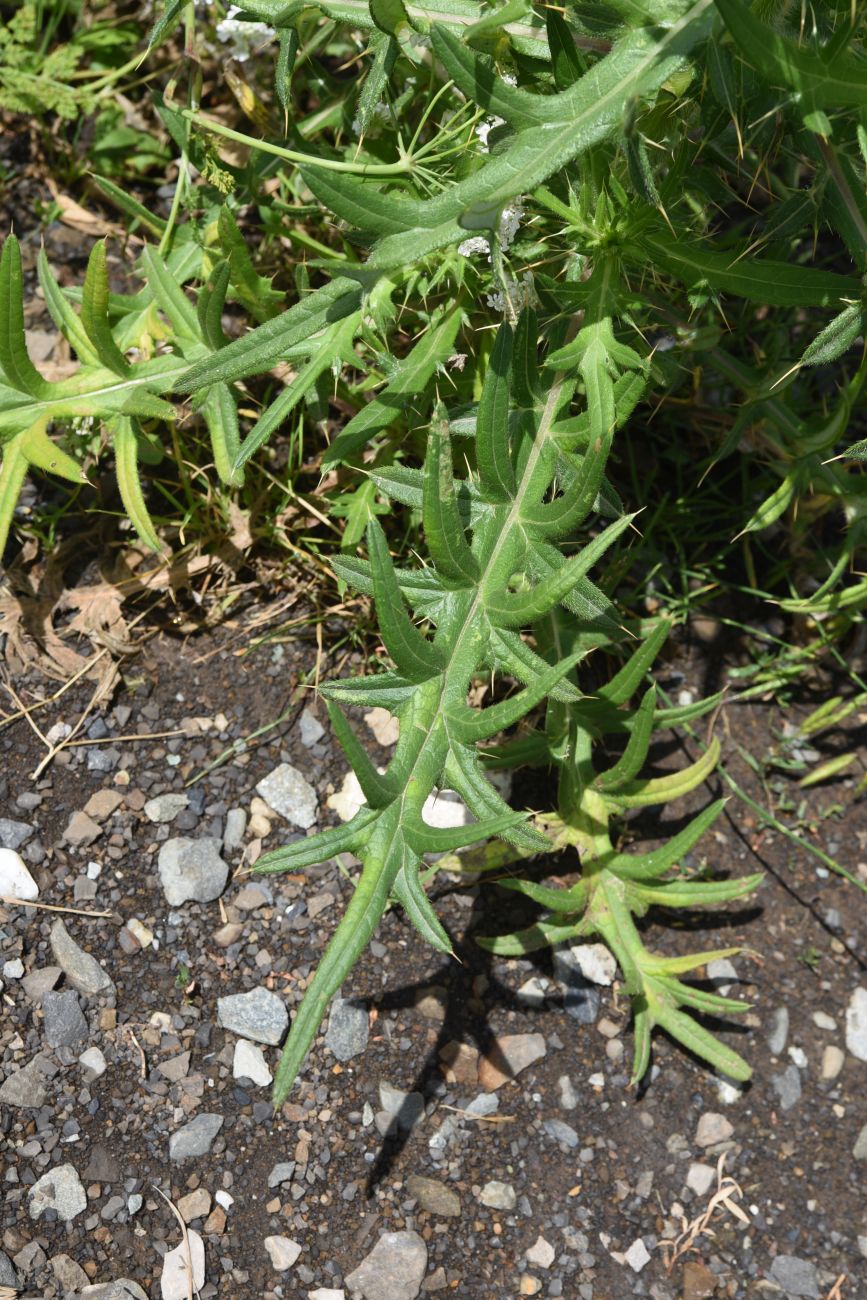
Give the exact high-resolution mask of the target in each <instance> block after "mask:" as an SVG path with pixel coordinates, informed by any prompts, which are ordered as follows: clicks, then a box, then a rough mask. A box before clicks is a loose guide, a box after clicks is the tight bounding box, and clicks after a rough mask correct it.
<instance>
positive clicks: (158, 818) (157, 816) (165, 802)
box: [144, 794, 190, 825]
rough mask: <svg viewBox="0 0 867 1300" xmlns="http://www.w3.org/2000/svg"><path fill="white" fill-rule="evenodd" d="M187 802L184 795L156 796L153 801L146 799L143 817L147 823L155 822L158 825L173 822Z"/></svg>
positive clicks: (187, 799)
mask: <svg viewBox="0 0 867 1300" xmlns="http://www.w3.org/2000/svg"><path fill="white" fill-rule="evenodd" d="M189 802H190V801H189V798H188V797H187V795H185V794H158V795H157V796H156V797H155V798H154V799H148V801H147V803H146V804H145V806H144V815H145V817H147V819H148V821H149V822H156V823H157V824H158V825H159V824H160V823H164V822H173V821H174V820H175V818H176V817H177V815H178V813H179V812H183V810H184V809H185V808H186V807H187V805H188V803H189Z"/></svg>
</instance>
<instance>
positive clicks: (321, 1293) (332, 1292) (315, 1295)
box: [307, 1237, 867, 1300]
mask: <svg viewBox="0 0 867 1300" xmlns="http://www.w3.org/2000/svg"><path fill="white" fill-rule="evenodd" d="M865 1241H867V1237H865ZM307 1300H346V1292H345V1291H344V1290H343V1289H342V1288H338V1287H334V1286H318V1287H317V1288H316V1290H315V1291H308V1292H307Z"/></svg>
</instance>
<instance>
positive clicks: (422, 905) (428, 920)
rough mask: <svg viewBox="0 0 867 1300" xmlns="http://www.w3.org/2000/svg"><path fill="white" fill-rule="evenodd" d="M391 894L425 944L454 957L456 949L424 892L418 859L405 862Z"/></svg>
mask: <svg viewBox="0 0 867 1300" xmlns="http://www.w3.org/2000/svg"><path fill="white" fill-rule="evenodd" d="M391 892H392V894H393V895H394V897H395V898H396V899H397V901H398V902H399V903H400V905H401V906H402V907H403V909H404V911H405V912H406V914H407V916H408V917H409V919H410V921H412V923H413V925H414V926H415V928H416V929H417V930H418V932H419V934H420V935H421V937H422V938H423V939H424V941H425V943H429V944H430V946H431V947H432V948H435V949H436V951H437V952H442V953H445V954H446V956H449V957H453V956H454V949H453V948H452V942H451V939H450V938H449V936H448V935H447V934H446V932H445V930H444V929H443V926H442V923H441V921H440V919H439V917H438V916H437V914H436V912H435V911H434V910H433V907H432V906H431V902H430V899H429V898H428V896H427V894H426V893H425V892H424V886H423V885H422V883H421V881H420V880H419V876H418V859H417V858H415V857H411V858H409V859H408V860H405V861H404V864H403V866H402V867H401V869H400V871H399V872H398V873H397V876H396V877H395V880H394V884H393V885H392V887H391Z"/></svg>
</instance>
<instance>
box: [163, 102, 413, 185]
mask: <svg viewBox="0 0 867 1300" xmlns="http://www.w3.org/2000/svg"><path fill="white" fill-rule="evenodd" d="M172 107H173V108H174V109H175V111H176V112H177V113H178V115H179V116H180V117H183V118H185V119H186V121H188V122H193V123H194V124H195V125H196V126H199V127H201V129H202V130H203V131H210V132H211V133H212V134H214V135H219V136H222V137H223V138H224V139H226V140H233V141H234V142H235V143H236V144H244V145H247V146H248V147H249V148H251V149H258V150H259V152H260V153H269V154H273V155H274V157H275V158H283V159H285V160H286V161H287V162H292V163H296V164H298V165H299V166H307V167H319V168H321V169H322V170H323V171H333V172H346V173H348V174H349V175H352V176H406V175H408V174H410V173H411V172H412V171H414V169H415V160H414V159H413V158H410V157H406V158H403V159H401V161H400V162H396V163H349V162H338V161H337V160H336V159H334V158H321V157H317V156H316V155H314V154H307V153H298V152H297V151H296V150H294V149H284V148H283V146H282V145H279V144H270V143H269V142H268V141H267V140H257V139H256V137H255V136H252V135H244V134H243V132H241V131H233V130H232V128H231V127H229V126H223V124H222V122H216V121H214V119H213V118H211V117H207V116H206V115H205V114H204V113H197V112H195V111H194V110H193V109H190V108H178V107H177V106H176V105H172Z"/></svg>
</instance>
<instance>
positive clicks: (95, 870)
mask: <svg viewBox="0 0 867 1300" xmlns="http://www.w3.org/2000/svg"><path fill="white" fill-rule="evenodd" d="M101 875H102V865H101V863H99V862H88V864H87V878H88V880H99V878H100V876H101Z"/></svg>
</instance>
